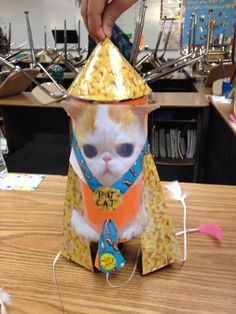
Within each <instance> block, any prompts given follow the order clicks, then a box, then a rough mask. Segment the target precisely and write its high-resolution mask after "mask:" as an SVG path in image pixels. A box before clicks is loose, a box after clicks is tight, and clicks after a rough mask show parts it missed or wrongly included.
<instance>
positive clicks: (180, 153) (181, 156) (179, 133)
mask: <svg viewBox="0 0 236 314" xmlns="http://www.w3.org/2000/svg"><path fill="white" fill-rule="evenodd" d="M180 135H181V131H180V130H178V140H177V143H178V144H177V147H178V153H179V157H180V158H181V159H184V156H183V154H182V152H181V147H180Z"/></svg>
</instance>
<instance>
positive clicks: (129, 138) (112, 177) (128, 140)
mask: <svg viewBox="0 0 236 314" xmlns="http://www.w3.org/2000/svg"><path fill="white" fill-rule="evenodd" d="M63 106H64V108H65V110H66V111H67V113H68V114H69V116H70V117H71V119H72V123H73V131H74V134H75V136H76V139H77V142H78V144H79V146H80V148H81V152H82V154H83V157H84V159H85V161H86V163H87V165H88V167H89V168H90V170H91V172H92V174H93V175H94V176H95V177H96V178H97V179H98V180H99V181H100V183H102V185H103V186H105V187H110V186H112V184H113V183H115V182H116V181H117V180H118V179H119V178H120V177H121V176H122V175H123V174H124V173H125V172H127V171H128V170H129V168H130V167H131V166H132V165H133V163H134V162H135V160H136V159H137V157H138V156H139V154H140V152H141V150H142V149H143V146H144V144H145V142H146V138H147V123H146V115H147V113H148V112H150V111H152V110H153V109H154V107H153V106H150V105H143V106H135V107H132V108H131V107H130V106H127V105H123V106H122V105H87V106H76V105H73V104H71V103H69V102H63ZM70 163H71V165H72V167H73V169H74V171H75V172H76V174H77V175H78V176H79V178H81V179H83V180H84V178H83V174H82V172H81V169H80V166H79V164H78V161H77V159H76V157H75V154H74V152H73V150H72V152H71V156H70ZM139 180H141V175H140V178H139ZM140 199H141V200H142V197H141V198H140ZM147 224H148V216H147V213H146V210H145V207H144V204H143V201H141V202H140V209H139V211H138V214H137V216H136V218H135V219H134V220H133V221H132V222H131V223H130V224H128V225H126V226H125V227H124V228H123V229H122V230H120V231H119V234H118V239H122V240H130V239H131V238H133V237H137V236H139V235H140V234H141V233H142V232H143V231H144V229H145V227H146V226H147ZM71 226H72V227H73V228H74V230H75V231H76V233H77V234H78V235H79V236H80V237H82V238H85V239H88V240H89V241H94V242H97V241H98V240H99V237H100V235H99V234H98V232H97V231H96V230H95V228H94V227H93V226H91V225H90V224H89V222H88V221H87V220H86V218H85V216H83V215H81V214H80V213H79V212H78V211H77V210H76V209H72V215H71Z"/></svg>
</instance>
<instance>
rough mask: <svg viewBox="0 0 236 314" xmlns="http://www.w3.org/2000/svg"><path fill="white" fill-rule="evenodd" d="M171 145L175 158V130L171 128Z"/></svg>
mask: <svg viewBox="0 0 236 314" xmlns="http://www.w3.org/2000/svg"><path fill="white" fill-rule="evenodd" d="M170 147H171V157H172V158H175V130H174V129H170Z"/></svg>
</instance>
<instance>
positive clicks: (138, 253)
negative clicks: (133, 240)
mask: <svg viewBox="0 0 236 314" xmlns="http://www.w3.org/2000/svg"><path fill="white" fill-rule="evenodd" d="M140 252H141V247H140V248H139V249H138V252H137V255H136V259H135V263H134V267H133V271H132V273H131V275H130V276H129V278H128V279H127V280H126V281H125V282H123V283H121V284H118V285H113V284H112V283H111V282H110V281H109V274H110V273H106V280H107V283H108V285H109V286H110V287H111V288H121V287H123V286H124V285H126V284H127V283H128V282H130V280H131V279H132V278H133V275H134V273H135V271H136V269H137V266H138V259H139V255H140Z"/></svg>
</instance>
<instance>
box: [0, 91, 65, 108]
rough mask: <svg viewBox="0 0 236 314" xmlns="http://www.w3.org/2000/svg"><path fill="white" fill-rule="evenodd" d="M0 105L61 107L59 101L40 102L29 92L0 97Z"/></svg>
mask: <svg viewBox="0 0 236 314" xmlns="http://www.w3.org/2000/svg"><path fill="white" fill-rule="evenodd" d="M0 106H17V107H50V108H61V102H60V101H58V102H56V101H55V103H51V104H50V105H47V106H45V105H43V104H42V103H40V102H39V101H38V100H37V99H36V98H35V97H34V96H33V94H32V93H31V92H24V93H21V94H17V95H13V96H9V97H3V98H0Z"/></svg>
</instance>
